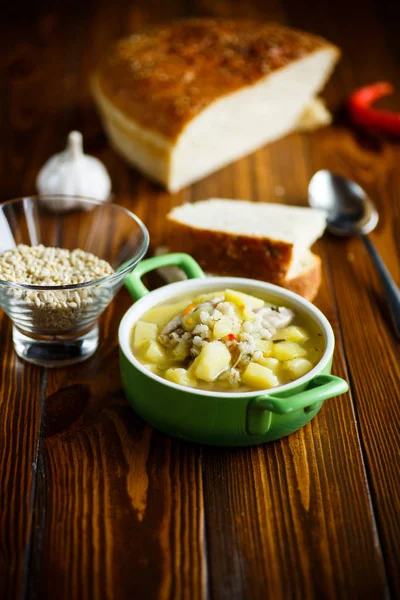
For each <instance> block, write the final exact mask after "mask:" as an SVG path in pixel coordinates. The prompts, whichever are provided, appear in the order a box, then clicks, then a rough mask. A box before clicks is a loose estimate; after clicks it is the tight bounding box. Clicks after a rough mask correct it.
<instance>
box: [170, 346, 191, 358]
mask: <svg viewBox="0 0 400 600" xmlns="http://www.w3.org/2000/svg"><path fill="white" fill-rule="evenodd" d="M172 354H173V355H174V359H176V360H185V358H187V357H188V356H189V347H188V345H187V344H185V343H182V342H180V343H179V344H177V345H176V346H175V348H174V349H173V350H172Z"/></svg>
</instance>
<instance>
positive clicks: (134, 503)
mask: <svg viewBox="0 0 400 600" xmlns="http://www.w3.org/2000/svg"><path fill="white" fill-rule="evenodd" d="M172 8H173V5H172V6H171V9H172ZM151 9H152V6H151V3H149V4H148V5H144V4H143V5H142V8H140V9H139V8H138V7H137V6H133V5H132V4H131V3H130V2H126V3H125V5H122V4H120V6H119V9H118V11H115V7H112V6H111V5H110V4H109V3H106V2H103V3H102V4H101V5H100V4H98V5H97V6H96V7H92V9H91V12H90V15H89V13H87V14H86V16H84V18H83V21H80V22H78V21H77V20H74V19H73V17H72V15H70V17H71V18H72V23H70V33H71V35H72V34H73V33H75V36H76V37H77V38H78V48H79V50H77V51H76V52H77V55H76V56H75V57H72V58H71V57H69V58H70V59H71V64H70V66H69V68H70V69H71V76H73V82H74V83H73V90H72V91H71V94H70V97H69V103H70V106H72V107H74V108H73V109H72V110H73V113H74V114H75V122H77V123H79V127H80V128H81V130H83V133H84V136H85V139H88V140H89V141H88V151H89V152H90V151H95V152H96V153H97V154H98V155H99V156H101V158H102V159H104V161H105V162H106V164H107V166H108V168H109V170H110V172H111V176H112V180H113V182H114V183H115V188H114V190H115V193H116V194H118V202H119V203H120V204H123V205H125V206H126V207H127V208H129V209H133V210H134V211H135V213H136V214H138V216H140V217H142V218H145V219H146V223H147V224H148V226H149V228H150V232H151V234H152V238H153V240H154V241H155V243H157V240H158V239H159V238H160V236H161V235H162V229H163V227H162V222H163V216H164V213H165V210H166V208H167V206H168V200H167V199H168V198H169V197H168V195H167V194H166V193H164V192H162V191H161V190H160V189H159V188H158V187H157V186H153V185H152V184H150V183H149V182H147V181H146V180H144V179H142V178H141V177H139V176H138V174H137V173H136V172H135V171H133V170H132V169H130V168H129V167H127V165H126V164H125V163H124V162H123V161H122V160H121V159H119V158H118V157H116V156H115V155H114V154H113V153H112V152H111V151H110V150H109V149H107V146H106V144H105V139H104V137H103V136H102V135H100V136H99V131H100V124H99V121H98V118H97V116H95V113H94V110H93V104H92V101H91V99H90V95H89V89H88V81H89V73H90V72H91V71H92V70H93V68H94V67H95V64H96V62H97V61H98V59H99V55H100V54H101V52H104V51H105V49H106V48H107V46H108V45H109V44H110V43H111V41H113V39H115V38H117V37H119V36H120V35H122V34H123V33H124V32H126V31H129V28H130V27H135V26H137V25H138V24H142V22H143V21H145V20H147V19H148V18H149V14H148V12H149V13H150V14H151ZM156 9H157V12H158V14H159V15H161V14H162V10H163V9H162V7H161V5H160V6H158V5H157V6H156ZM72 10H73V9H71V11H72ZM83 32H85V35H84V36H83ZM81 56H82V60H81ZM76 65H79V67H77V68H76ZM88 107H90V110H89V109H88ZM70 123H71V120H69V121H67V123H66V125H68V126H69V127H70V126H71V125H72V123H71V124H70ZM59 136H60V132H59V133H58V135H57V137H59ZM55 141H56V140H53V143H54V142H55ZM165 200H167V202H165ZM62 233H63V235H62V242H63V244H68V242H69V241H70V238H71V236H74V235H75V236H76V233H75V232H72V231H69V232H68V231H64V232H62ZM129 305H130V299H129V297H128V295H127V293H126V292H121V293H120V294H119V296H118V298H117V299H116V301H115V302H114V303H113V305H112V306H111V307H110V308H109V309H108V311H107V313H106V315H105V317H104V319H102V322H101V340H102V342H101V346H100V348H99V351H98V352H97V354H96V355H95V356H94V357H93V358H92V359H91V360H90V361H88V362H86V363H84V364H82V365H78V366H76V367H73V368H69V369H61V370H57V371H52V372H50V373H49V376H48V387H47V395H46V407H47V412H46V422H45V436H44V439H43V452H42V461H43V469H42V471H41V478H42V479H41V490H42V493H41V494H40V495H39V496H38V498H37V505H36V509H37V515H38V522H37V523H35V526H37V527H36V541H37V550H38V556H39V560H38V561H37V562H36V563H35V564H32V569H31V573H30V582H29V583H30V589H31V590H32V594H36V595H38V596H39V597H43V598H53V597H55V596H58V597H60V598H68V599H69V598H71V597H73V598H91V597H96V598H109V597H116V596H118V597H124V598H125V597H126V598H129V597H137V598H144V597H157V598H161V599H162V598H172V597H176V598H187V599H188V600H189V599H192V598H193V599H200V598H204V597H205V595H206V564H205V552H204V533H203V520H204V513H203V496H202V479H201V464H200V455H199V453H198V452H197V451H196V449H195V448H193V447H190V446H188V445H185V444H180V443H178V442H176V441H174V440H171V439H169V438H167V437H166V436H163V435H162V434H159V433H157V432H153V431H152V430H151V428H149V427H148V426H146V425H145V424H144V423H143V422H142V421H141V420H140V419H139V418H138V417H136V416H135V415H134V413H133V412H132V410H131V409H130V408H129V407H128V406H127V404H126V401H125V399H124V396H123V393H122V390H121V383H120V377H119V365H118V347H117V328H118V324H119V321H120V319H121V316H122V315H123V313H124V312H125V310H126V309H127V308H128V307H129ZM41 535H42V537H43V539H42V540H40V539H39V538H40V536H41Z"/></svg>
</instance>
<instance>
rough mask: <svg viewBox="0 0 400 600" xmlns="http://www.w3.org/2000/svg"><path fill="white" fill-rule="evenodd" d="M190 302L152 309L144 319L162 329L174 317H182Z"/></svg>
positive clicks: (185, 301)
mask: <svg viewBox="0 0 400 600" xmlns="http://www.w3.org/2000/svg"><path fill="white" fill-rule="evenodd" d="M187 305H188V302H187V300H184V301H183V302H176V303H174V304H167V305H165V306H156V307H154V308H150V310H149V311H148V312H147V313H146V314H145V315H144V316H143V317H142V318H143V320H144V321H147V322H149V323H156V325H158V326H159V327H160V328H162V327H165V325H166V324H167V323H169V322H170V321H171V319H173V318H174V317H176V316H178V315H180V314H181V313H182V311H183V310H185V308H186V307H187Z"/></svg>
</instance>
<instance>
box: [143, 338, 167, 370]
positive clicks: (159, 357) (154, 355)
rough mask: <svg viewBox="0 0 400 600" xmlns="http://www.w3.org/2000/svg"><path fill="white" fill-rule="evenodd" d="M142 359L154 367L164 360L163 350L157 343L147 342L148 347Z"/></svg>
mask: <svg viewBox="0 0 400 600" xmlns="http://www.w3.org/2000/svg"><path fill="white" fill-rule="evenodd" d="M144 357H145V359H146V360H148V361H150V362H152V363H154V364H156V365H159V364H160V363H162V362H164V361H165V360H166V355H165V352H164V349H163V348H162V346H160V344H159V343H158V342H155V341H154V340H152V341H151V342H149V345H148V346H147V348H146V351H145V353H144Z"/></svg>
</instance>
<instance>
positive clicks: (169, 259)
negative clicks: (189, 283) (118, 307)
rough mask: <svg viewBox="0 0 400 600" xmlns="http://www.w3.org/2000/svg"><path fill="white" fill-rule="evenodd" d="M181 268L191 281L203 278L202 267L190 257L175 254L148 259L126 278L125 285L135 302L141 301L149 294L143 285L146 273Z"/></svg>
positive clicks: (179, 253) (178, 253)
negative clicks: (168, 268)
mask: <svg viewBox="0 0 400 600" xmlns="http://www.w3.org/2000/svg"><path fill="white" fill-rule="evenodd" d="M172 266H174V267H180V268H181V269H182V270H183V271H184V272H185V273H186V275H187V276H188V278H189V279H196V278H200V279H201V278H203V277H205V275H204V272H203V270H202V268H201V267H200V265H199V264H198V263H197V262H196V261H195V260H194V258H192V257H191V256H189V254H183V253H181V252H175V253H173V254H164V255H163V256H155V257H154V258H146V260H142V262H141V263H139V264H138V266H137V267H136V268H135V269H134V270H133V271H132V273H130V274H129V275H128V276H127V277H125V280H124V283H125V285H126V287H127V288H128V291H129V293H130V295H131V296H132V298H133V299H134V300H139V298H142V296H145V295H146V294H148V293H149V290H148V289H147V287H146V286H145V285H144V284H143V283H142V281H141V279H142V277H143V275H144V274H145V273H148V272H149V271H154V269H160V268H161V267H172Z"/></svg>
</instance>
